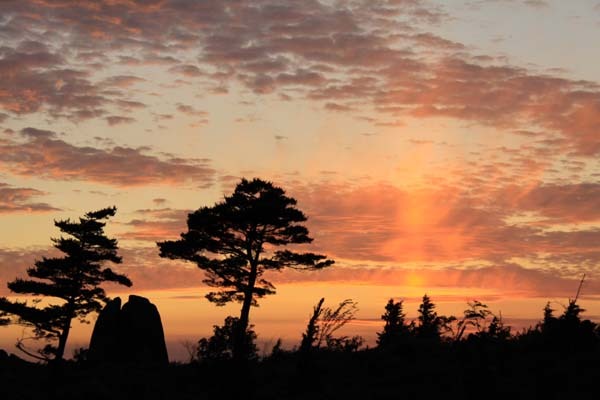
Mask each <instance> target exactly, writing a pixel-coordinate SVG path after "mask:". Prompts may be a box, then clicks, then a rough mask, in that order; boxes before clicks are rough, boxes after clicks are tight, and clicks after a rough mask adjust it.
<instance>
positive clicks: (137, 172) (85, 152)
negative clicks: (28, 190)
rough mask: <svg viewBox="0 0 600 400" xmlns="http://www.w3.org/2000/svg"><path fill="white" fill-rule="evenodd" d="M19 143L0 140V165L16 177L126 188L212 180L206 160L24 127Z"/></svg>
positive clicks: (210, 181)
mask: <svg viewBox="0 0 600 400" xmlns="http://www.w3.org/2000/svg"><path fill="white" fill-rule="evenodd" d="M21 133H22V136H23V137H24V138H25V141H23V142H20V141H16V140H5V141H3V142H0V165H3V166H4V168H5V169H6V171H10V172H11V173H12V174H15V175H21V176H37V177H40V176H43V177H46V178H50V179H55V180H86V181H91V182H98V183H102V184H107V185H113V186H120V187H127V186H140V185H165V184H173V183H185V182H187V181H194V182H195V183H198V182H200V183H201V184H203V185H210V184H212V180H213V176H214V173H215V171H214V170H213V169H212V168H210V167H209V166H208V165H207V164H208V160H198V159H194V160H186V159H182V158H164V157H163V158H161V157H158V156H154V155H148V154H145V153H144V149H134V148H129V147H120V146H114V147H112V148H110V149H98V148H93V147H78V146H74V145H71V144H69V143H67V142H64V141H62V140H59V139H56V137H55V136H56V135H55V134H54V133H53V132H51V131H42V130H38V129H34V128H25V129H23V130H22V131H21Z"/></svg>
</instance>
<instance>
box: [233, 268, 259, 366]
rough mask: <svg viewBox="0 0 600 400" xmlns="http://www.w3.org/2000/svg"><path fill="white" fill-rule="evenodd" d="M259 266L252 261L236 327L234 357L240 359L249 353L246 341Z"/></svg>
mask: <svg viewBox="0 0 600 400" xmlns="http://www.w3.org/2000/svg"><path fill="white" fill-rule="evenodd" d="M257 271H258V268H257V266H256V264H254V263H252V265H251V267H250V276H249V277H248V287H247V288H246V292H245V293H244V302H243V304H242V311H241V312H240V320H239V322H238V324H237V325H238V326H237V327H236V329H235V338H234V340H233V358H234V359H235V360H238V361H242V360H244V359H245V358H246V357H247V356H248V354H247V352H248V348H247V347H248V343H246V330H247V329H248V322H249V320H250V318H249V316H250V307H251V306H252V296H253V295H254V285H255V283H256V275H257Z"/></svg>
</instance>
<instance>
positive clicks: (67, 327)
mask: <svg viewBox="0 0 600 400" xmlns="http://www.w3.org/2000/svg"><path fill="white" fill-rule="evenodd" d="M66 308H67V315H66V320H65V323H64V325H63V330H62V332H61V334H60V336H59V337H58V347H57V348H56V357H55V358H54V361H58V362H60V361H62V360H63V358H64V355H65V348H66V347H67V338H68V337H69V332H70V331H71V321H72V320H73V317H74V316H75V315H74V314H75V313H74V308H75V306H74V304H73V303H72V302H70V301H69V302H68V303H67V307H66Z"/></svg>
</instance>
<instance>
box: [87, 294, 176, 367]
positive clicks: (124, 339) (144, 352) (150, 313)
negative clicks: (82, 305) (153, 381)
mask: <svg viewBox="0 0 600 400" xmlns="http://www.w3.org/2000/svg"><path fill="white" fill-rule="evenodd" d="M88 359H89V360H90V361H92V362H125V363H144V364H155V365H165V364H168V362H169V357H168V354H167V347H166V344H165V335H164V332H163V327H162V322H161V320H160V314H159V313H158V309H157V308H156V306H155V305H154V304H152V303H150V301H149V300H148V299H147V298H145V297H141V296H135V295H131V296H129V301H128V302H127V303H125V305H124V306H123V308H121V299H120V298H118V297H117V298H116V299H114V300H112V301H111V302H109V303H108V304H107V305H106V307H104V309H103V310H102V312H101V313H100V315H99V316H98V320H97V321H96V325H95V326H94V331H93V333H92V339H91V341H90V350H89V354H88Z"/></svg>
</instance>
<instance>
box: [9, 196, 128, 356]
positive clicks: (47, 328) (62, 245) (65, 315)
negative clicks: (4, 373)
mask: <svg viewBox="0 0 600 400" xmlns="http://www.w3.org/2000/svg"><path fill="white" fill-rule="evenodd" d="M115 212H116V208H115V207H109V208H105V209H102V210H98V211H93V212H88V213H87V214H85V216H84V217H83V218H79V221H71V220H70V219H66V220H60V221H55V222H54V225H55V226H56V227H58V228H59V229H60V231H61V232H63V233H65V234H67V235H68V236H69V237H60V238H58V239H52V241H53V242H54V247H55V248H57V249H58V250H60V251H61V252H63V253H64V254H65V256H63V257H53V258H46V257H43V258H42V259H41V260H39V261H36V262H35V264H34V267H32V268H29V269H28V270H27V274H28V275H29V277H31V278H33V279H19V278H17V279H15V280H14V281H12V282H9V283H8V288H9V289H10V290H11V291H12V292H13V293H17V294H25V295H33V296H43V297H55V298H58V299H61V300H62V304H53V303H50V304H48V305H46V306H44V307H41V308H38V307H37V306H36V305H37V304H39V302H40V300H36V301H34V302H33V305H28V304H27V302H18V301H15V302H12V301H10V300H8V299H6V298H0V310H1V311H4V312H7V313H9V314H11V315H12V316H14V322H15V323H17V324H20V325H24V326H26V327H30V328H33V330H34V335H35V336H34V338H35V339H46V340H50V341H54V340H58V345H56V346H54V345H53V344H48V345H47V346H46V347H45V348H44V349H43V350H40V351H38V353H39V356H36V355H34V354H32V353H30V352H28V351H27V350H26V349H25V347H24V344H23V342H22V340H20V341H19V342H18V343H17V347H18V348H19V349H20V350H22V351H23V352H25V353H27V354H29V355H30V356H32V357H36V358H38V359H43V360H51V359H54V360H61V359H62V358H63V356H64V352H65V346H66V343H67V338H68V336H69V331H70V329H71V321H72V320H73V319H74V318H78V319H79V320H81V321H85V318H86V316H87V315H88V314H89V313H91V312H95V311H96V312H97V311H100V310H101V309H102V306H103V303H105V302H106V301H107V297H106V295H105V292H104V289H102V288H101V287H100V284H101V283H103V282H115V283H118V284H121V285H125V286H131V281H130V280H129V279H128V278H127V277H126V276H125V275H120V274H117V273H115V272H113V271H112V270H111V269H110V268H103V267H102V266H103V264H104V263H105V262H106V261H110V262H112V263H115V264H118V263H121V257H119V256H118V255H117V249H118V247H117V241H116V239H110V238H108V237H106V235H105V234H104V226H105V225H106V224H105V222H102V220H104V219H107V218H109V217H112V216H114V215H115Z"/></svg>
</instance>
